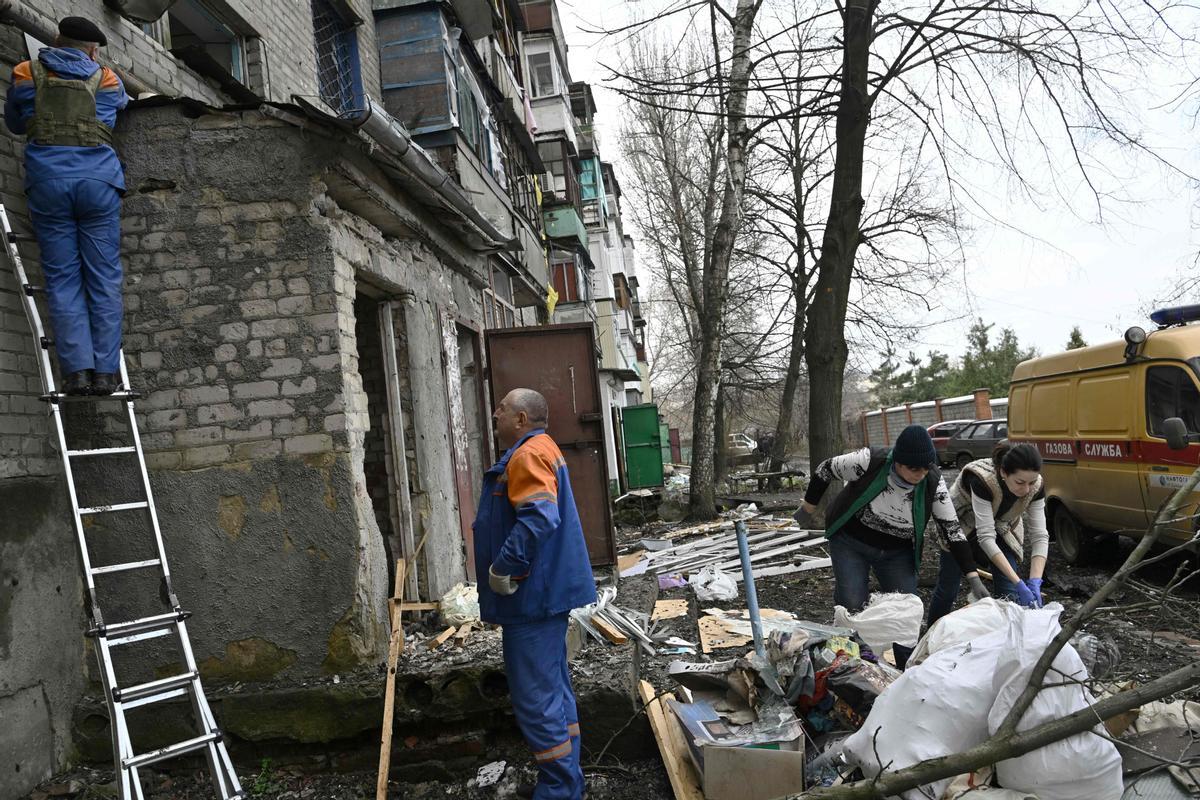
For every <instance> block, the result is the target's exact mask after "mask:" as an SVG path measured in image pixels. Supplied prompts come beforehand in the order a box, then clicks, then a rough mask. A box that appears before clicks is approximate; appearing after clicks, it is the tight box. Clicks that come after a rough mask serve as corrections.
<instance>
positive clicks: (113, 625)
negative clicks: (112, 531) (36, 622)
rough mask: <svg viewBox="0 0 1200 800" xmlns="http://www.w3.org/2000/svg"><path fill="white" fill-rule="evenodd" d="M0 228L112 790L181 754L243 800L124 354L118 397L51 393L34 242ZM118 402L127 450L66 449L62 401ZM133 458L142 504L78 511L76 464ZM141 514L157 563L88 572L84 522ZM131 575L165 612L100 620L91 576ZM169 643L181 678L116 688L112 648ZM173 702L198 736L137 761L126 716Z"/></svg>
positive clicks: (124, 793) (128, 790)
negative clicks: (59, 476) (67, 548)
mask: <svg viewBox="0 0 1200 800" xmlns="http://www.w3.org/2000/svg"><path fill="white" fill-rule="evenodd" d="M0 223H2V224H3V226H4V242H5V247H6V251H7V254H8V260H9V262H10V263H11V264H12V268H13V272H14V274H15V275H16V279H17V284H18V286H20V289H21V294H22V297H23V303H24V306H25V315H26V317H28V319H29V326H30V328H31V329H32V331H33V337H34V342H35V343H36V344H37V345H38V347H37V349H38V351H39V353H38V355H39V358H38V367H39V371H40V372H41V378H42V390H43V394H42V396H41V399H42V400H43V401H45V402H46V405H47V407H48V409H49V412H50V415H51V416H52V417H53V419H54V429H55V432H56V433H57V435H58V448H59V453H60V454H61V456H62V461H63V471H64V472H65V473H66V478H67V492H68V494H69V495H70V499H71V512H72V515H73V516H74V521H75V538H76V541H77V543H78V545H79V559H80V562H81V564H82V567H83V578H84V584H85V586H86V590H87V605H88V608H87V612H88V617H89V621H90V627H89V629H88V631H87V635H88V636H89V637H91V638H93V639H94V640H95V648H94V649H95V651H96V659H97V661H98V662H99V666H100V677H101V681H102V683H103V685H104V699H105V700H106V701H107V703H108V710H109V720H110V722H109V727H110V729H111V731H112V744H113V761H114V767H115V769H116V770H117V773H118V775H117V785H118V786H119V790H120V794H119V797H120V800H143V794H142V786H141V781H140V780H139V778H138V770H140V769H141V768H143V767H148V766H150V765H151V764H156V763H158V762H160V761H165V760H167V759H170V758H174V757H176V756H181V755H184V754H186V753H194V752H197V751H200V750H203V751H204V753H205V755H206V756H207V758H208V767H209V771H210V772H211V773H212V776H213V783H214V785H215V787H216V790H217V797H218V798H220V800H237V798H242V797H245V795H244V794H243V792H242V788H241V785H240V784H239V783H238V779H237V773H236V772H235V771H234V769H233V763H232V761H230V758H229V753H228V752H227V750H226V748H225V742H224V741H223V739H222V734H221V731H220V730H219V729H218V728H217V724H216V721H215V720H214V718H213V715H212V711H211V709H210V708H209V706H208V700H207V699H206V698H205V696H204V688H203V687H202V686H201V684H200V672H199V670H198V669H197V667H196V659H195V657H194V656H193V654H192V645H191V641H190V640H189V639H188V634H187V627H186V625H185V624H184V620H186V619H187V618H188V617H189V616H191V612H189V611H184V610H183V607H182V606H181V605H180V603H179V598H178V597H177V596H176V595H175V591H174V589H173V588H172V586H171V573H170V571H169V569H168V568H167V554H166V550H165V549H164V548H163V540H162V532H161V531H160V530H159V527H158V514H157V512H156V511H155V508H154V496H153V494H151V491H150V478H149V475H148V473H147V472H146V458H145V455H144V454H143V453H142V442H141V438H140V437H139V435H138V427H137V418H136V417H135V416H134V411H133V401H134V400H135V399H136V398H137V397H138V394H137V392H135V391H131V390H130V389H129V374H128V372H127V371H126V369H125V355H124V352H122V354H121V366H120V369H121V371H120V377H121V384H120V386H119V387H118V391H116V392H114V393H113V394H112V395H110V396H107V397H91V396H85V397H71V396H67V395H66V394H64V393H62V392H60V391H57V390H56V388H55V384H54V373H53V371H52V370H51V367H50V355H49V351H50V348H51V347H53V346H54V341H53V340H52V339H50V338H49V337H48V336H47V335H46V332H45V328H44V327H43V325H42V319H41V315H40V313H39V311H38V306H37V302H36V297H37V296H38V295H39V294H42V293H43V292H44V287H39V286H34V285H33V284H31V283H30V282H29V279H28V277H27V276H26V274H25V267H24V265H23V264H22V262H21V254H20V251H19V249H18V247H17V242H18V241H22V240H32V237H29V236H23V235H20V234H15V233H13V230H12V227H11V225H10V224H9V219H8V213H7V211H6V210H5V208H4V206H3V205H2V204H0ZM109 400H113V401H118V402H123V403H124V405H125V413H126V416H127V418H128V423H129V432H130V436H131V438H132V440H133V441H132V443H131V444H129V445H127V446H123V447H103V448H97V449H88V450H72V449H69V448H68V446H67V436H66V431H65V430H64V428H63V417H62V404H63V403H64V402H72V401H74V402H79V401H83V402H93V403H95V402H103V401H109ZM120 454H125V455H131V454H136V456H137V465H138V469H139V470H140V471H141V484H142V489H143V491H144V494H145V499H143V500H134V501H131V502H126V503H115V504H111V505H103V506H93V507H88V506H80V505H79V498H78V497H77V495H76V491H75V476H74V472H73V470H72V468H71V463H72V461H73V460H74V459H94V458H103V457H104V456H112V455H120ZM139 510H140V511H145V512H146V516H147V517H148V518H149V522H150V528H151V529H152V530H153V533H154V542H155V545H156V547H157V553H158V557H157V558H152V559H149V560H145V561H131V562H127V563H124V564H108V565H105V566H101V567H97V566H93V565H92V561H91V557H90V556H89V554H88V543H87V538H86V536H85V532H84V525H83V518H84V517H87V516H93V515H97V514H108V513H116V512H127V511H139ZM131 570H158V571H159V573H160V577H161V584H160V585H161V595H162V597H163V599H164V601H165V603H166V604H167V605H169V606H170V609H171V610H170V611H169V612H166V613H162V614H156V615H152V616H147V617H143V618H141V619H131V620H128V621H121V622H108V621H105V619H104V617H103V615H102V614H101V611H100V604H99V601H98V598H97V593H96V578H97V576H110V575H115V574H120V573H123V572H128V571H131ZM172 634H173V635H174V636H175V644H176V645H177V646H178V650H179V656H180V659H181V662H182V663H183V665H184V672H182V673H180V674H178V675H173V676H171V677H168V678H161V679H159V680H154V681H149V682H147V683H141V684H135V685H131V686H121V685H120V684H119V683H118V681H117V676H116V671H115V669H114V666H113V653H112V650H113V648H116V647H126V646H129V645H133V644H136V643H137V642H142V641H145V640H147V639H154V638H158V637H161V636H170V635H172ZM179 697H187V698H188V699H189V700H190V701H191V706H192V713H193V715H194V717H195V720H196V722H197V724H198V727H199V728H200V731H199V735H198V736H195V737H193V738H190V739H187V740H185V741H181V742H177V743H175V744H172V745H169V746H167V747H162V748H159V749H157V750H151V751H149V752H145V753H138V754H135V753H134V752H133V742H132V739H131V737H130V731H129V725H128V721H127V720H126V716H125V715H126V712H128V711H131V710H132V709H134V708H138V707H140V706H146V705H150V704H153V703H161V702H163V701H166V700H173V699H175V698H179Z"/></svg>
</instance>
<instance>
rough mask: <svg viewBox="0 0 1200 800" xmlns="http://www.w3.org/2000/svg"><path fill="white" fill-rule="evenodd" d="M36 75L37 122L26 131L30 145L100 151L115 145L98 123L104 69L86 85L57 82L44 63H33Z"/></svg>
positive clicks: (65, 80)
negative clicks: (99, 93)
mask: <svg viewBox="0 0 1200 800" xmlns="http://www.w3.org/2000/svg"><path fill="white" fill-rule="evenodd" d="M30 68H31V71H32V72H33V87H34V101H33V102H34V105H33V119H32V120H30V122H29V126H28V128H27V129H26V135H27V136H28V137H29V141H31V142H35V143H36V144H44V145H62V146H69V147H98V146H99V145H102V144H107V145H111V144H112V131H111V130H109V127H108V126H107V125H105V124H104V123H103V122H101V121H100V120H98V119H96V91H97V90H98V89H99V88H100V81H101V80H102V79H103V77H104V68H103V67H101V68H100V69H98V70H96V71H95V72H93V73H92V74H91V76H90V77H89V78H88V79H87V80H86V81H76V80H70V79H68V78H56V77H54V76H53V75H51V74H50V72H49V70H47V69H46V67H45V65H43V64H42V63H41V62H40V61H36V60H35V61H33V62H31V63H30Z"/></svg>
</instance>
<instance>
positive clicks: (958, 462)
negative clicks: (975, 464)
mask: <svg viewBox="0 0 1200 800" xmlns="http://www.w3.org/2000/svg"><path fill="white" fill-rule="evenodd" d="M973 460H974V459H972V458H971V454H970V453H959V454H958V458H956V459H954V466H956V467H958V468H959V469H965V468H966V466H967V464H970V463H971V462H972V461H973Z"/></svg>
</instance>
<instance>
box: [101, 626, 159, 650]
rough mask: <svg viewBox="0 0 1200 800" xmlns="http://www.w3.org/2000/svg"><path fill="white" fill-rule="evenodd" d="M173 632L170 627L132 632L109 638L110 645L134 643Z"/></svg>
mask: <svg viewBox="0 0 1200 800" xmlns="http://www.w3.org/2000/svg"><path fill="white" fill-rule="evenodd" d="M170 633H171V629H170V628H155V629H154V630H152V631H144V632H143V633H130V634H128V635H126V636H113V637H111V638H109V640H108V646H109V647H120V646H121V645H123V644H133V643H134V642H144V641H146V640H147V639H157V638H159V637H160V636H168V635H170Z"/></svg>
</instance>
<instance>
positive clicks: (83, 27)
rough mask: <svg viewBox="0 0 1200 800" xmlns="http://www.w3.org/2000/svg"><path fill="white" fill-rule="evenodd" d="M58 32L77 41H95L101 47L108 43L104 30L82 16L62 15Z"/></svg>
mask: <svg viewBox="0 0 1200 800" xmlns="http://www.w3.org/2000/svg"><path fill="white" fill-rule="evenodd" d="M58 33H59V35H61V36H65V37H67V38H68V39H74V40H75V41H77V42H95V43H96V44H98V45H100V46H101V47H104V46H106V45H107V44H108V38H107V37H106V36H105V35H104V31H102V30H100V29H99V28H97V27H96V23H94V22H92V21H91V20H90V19H84V18H83V17H63V18H62V21H61V22H59V23H58Z"/></svg>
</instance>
